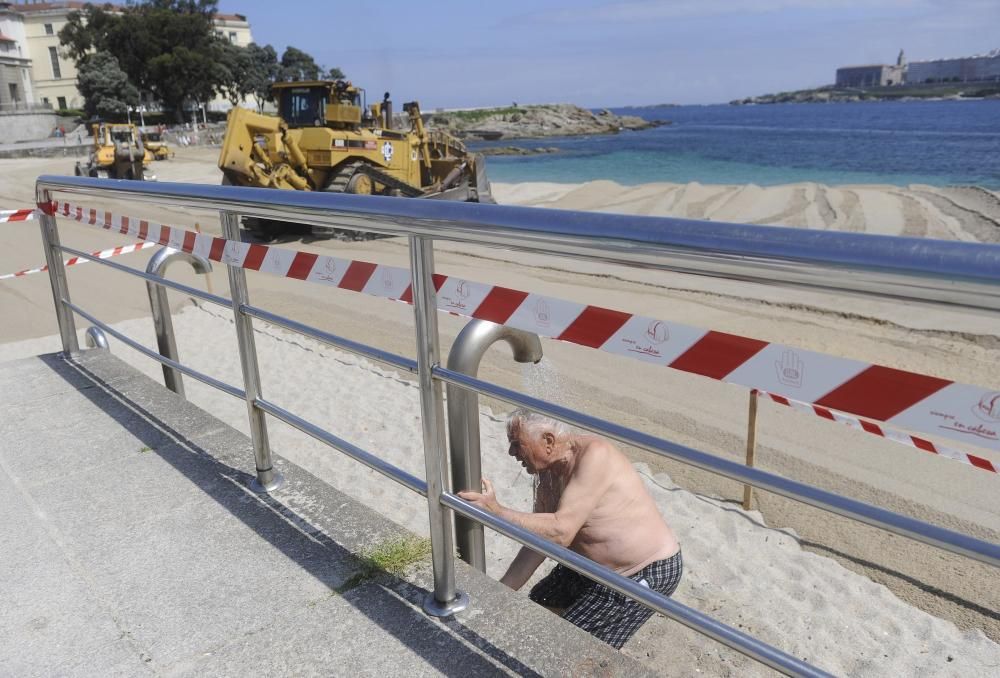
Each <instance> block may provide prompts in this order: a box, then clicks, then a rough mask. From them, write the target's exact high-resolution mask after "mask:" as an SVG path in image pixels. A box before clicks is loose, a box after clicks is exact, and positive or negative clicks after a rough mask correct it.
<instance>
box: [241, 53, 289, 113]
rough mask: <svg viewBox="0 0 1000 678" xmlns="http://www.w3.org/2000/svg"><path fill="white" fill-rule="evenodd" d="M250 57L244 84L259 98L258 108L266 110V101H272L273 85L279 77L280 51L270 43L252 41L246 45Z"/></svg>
mask: <svg viewBox="0 0 1000 678" xmlns="http://www.w3.org/2000/svg"><path fill="white" fill-rule="evenodd" d="M246 50H247V56H248V58H249V68H248V69H247V71H246V74H245V76H244V77H245V81H244V84H245V85H246V86H247V87H248V88H249V90H250V92H251V93H252V94H253V95H254V96H255V97H256V98H257V108H258V110H260V111H263V110H264V102H265V101H271V85H273V84H274V81H275V80H277V79H278V71H279V69H280V65H279V64H278V53H277V52H276V51H274V48H273V47H271V46H270V45H264V46H263V47H261V46H260V45H258V44H256V43H253V42H251V43H250V44H249V45H247V47H246Z"/></svg>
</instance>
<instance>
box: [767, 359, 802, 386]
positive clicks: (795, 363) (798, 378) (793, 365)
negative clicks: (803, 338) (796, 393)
mask: <svg viewBox="0 0 1000 678" xmlns="http://www.w3.org/2000/svg"><path fill="white" fill-rule="evenodd" d="M774 369H775V371H777V373H778V381H780V382H781V383H782V384H784V385H785V386H794V387H795V388H801V387H802V379H803V377H804V376H805V363H803V362H802V360H801V359H800V358H799V356H798V355H797V354H796V353H795V351H790V350H789V351H785V352H783V353H782V354H781V360H780V361H778V360H775V361H774Z"/></svg>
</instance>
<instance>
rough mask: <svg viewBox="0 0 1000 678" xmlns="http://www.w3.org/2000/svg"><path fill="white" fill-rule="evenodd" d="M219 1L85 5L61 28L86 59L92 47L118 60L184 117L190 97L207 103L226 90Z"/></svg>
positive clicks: (68, 44)
mask: <svg viewBox="0 0 1000 678" xmlns="http://www.w3.org/2000/svg"><path fill="white" fill-rule="evenodd" d="M216 5H217V0H142V1H141V2H137V3H135V4H132V3H130V4H127V5H125V6H124V7H119V8H115V11H107V10H105V9H104V8H103V7H100V6H95V5H91V4H88V5H85V6H84V8H83V10H81V11H79V12H71V13H70V15H69V17H68V21H67V24H66V26H65V27H64V28H63V29H62V30H61V31H60V32H59V38H60V42H61V43H62V45H63V46H64V48H65V50H66V53H67V54H68V55H69V56H70V57H71V58H73V59H75V60H76V61H77V63H78V64H79V63H81V61H82V60H83V59H85V58H86V55H87V54H89V53H90V52H91V51H98V52H107V53H108V54H111V55H112V56H114V57H115V58H116V59H117V60H118V64H119V66H120V67H121V69H122V70H123V71H124V72H125V73H126V75H127V76H128V79H129V81H130V82H131V83H132V84H133V85H136V86H137V87H139V88H140V89H141V90H146V91H149V92H151V93H152V94H153V96H154V97H156V98H157V99H159V100H160V101H161V102H162V103H163V105H164V107H165V108H167V109H168V110H172V111H174V114H175V117H176V118H177V120H178V121H180V120H182V119H183V108H184V103H185V101H188V100H192V101H195V102H200V101H205V100H207V99H209V98H211V97H212V95H213V94H214V93H215V92H217V91H224V90H225V88H226V84H227V83H226V81H227V78H228V77H229V76H230V74H229V73H228V71H227V69H226V67H225V65H224V59H223V50H224V48H225V47H224V45H225V41H224V40H222V39H221V38H219V36H217V35H216V33H215V27H214V25H213V23H212V17H213V15H214V14H215V11H216Z"/></svg>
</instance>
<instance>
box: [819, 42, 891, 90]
mask: <svg viewBox="0 0 1000 678" xmlns="http://www.w3.org/2000/svg"><path fill="white" fill-rule="evenodd" d="M906 67H907V64H906V55H905V54H904V53H903V50H899V56H898V57H896V64H895V65H888V64H872V65H868V66H845V67H843V68H838V69H837V79H836V85H837V87H859V88H863V87H889V86H892V85H901V84H902V83H903V80H904V78H905V77H906Z"/></svg>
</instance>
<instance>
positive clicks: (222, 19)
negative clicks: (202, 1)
mask: <svg viewBox="0 0 1000 678" xmlns="http://www.w3.org/2000/svg"><path fill="white" fill-rule="evenodd" d="M5 4H9V3H3V2H0V7H2V6H3V5H5ZM94 4H97V5H101V6H103V4H102V3H99V2H95V3H94ZM85 5H87V3H86V2H80V1H78V0H63V1H62V2H39V1H37V0H22V4H17V5H13V9H14V10H16V13H18V14H19V15H21V16H22V17H23V22H24V29H23V32H24V33H25V34H26V38H27V40H26V49H27V53H26V55H25V56H27V57H28V59H27V62H28V66H27V68H28V69H29V70H30V82H31V83H33V84H34V99H33V100H34V101H36V103H39V104H48V105H50V106H52V107H53V108H57V109H80V108H83V96H82V95H81V94H80V90H78V89H77V87H76V64H75V63H74V62H73V60H72V59H67V58H65V57H64V56H62V54H61V52H62V48H61V46H60V45H59V31H61V30H62V28H63V26H65V25H66V22H67V20H68V17H69V14H70V12H75V11H80V10H82V9H83V8H84V6H85ZM0 11H2V10H0ZM215 32H216V33H217V34H218V35H219V36H220V37H222V38H225V39H226V40H229V42H231V43H233V44H234V45H239V46H240V47H246V46H247V45H249V44H250V43H251V42H253V35H252V34H251V33H250V23H249V22H248V21H247V18H246V17H245V16H243V15H242V14H216V15H215ZM0 33H2V31H0ZM3 54H4V53H3V44H2V43H0V58H2V56H3ZM0 77H2V76H0ZM0 96H2V94H0ZM29 100H32V99H29ZM256 103H257V102H256V100H253V99H250V100H248V101H246V102H245V104H246V105H247V106H248V107H254V106H256ZM148 107H149V108H150V109H155V108H157V106H156V104H155V102H149V103H148ZM231 107H232V104H231V103H230V102H229V100H228V99H226V98H224V97H221V96H219V97H216V98H215V99H213V100H212V101H210V102H208V110H210V111H226V110H229V109H230V108H231Z"/></svg>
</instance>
